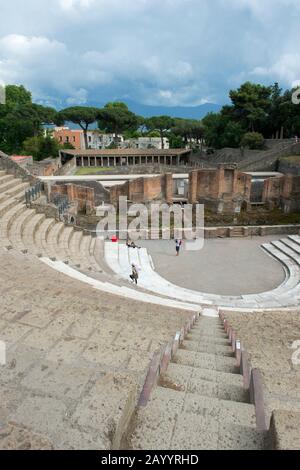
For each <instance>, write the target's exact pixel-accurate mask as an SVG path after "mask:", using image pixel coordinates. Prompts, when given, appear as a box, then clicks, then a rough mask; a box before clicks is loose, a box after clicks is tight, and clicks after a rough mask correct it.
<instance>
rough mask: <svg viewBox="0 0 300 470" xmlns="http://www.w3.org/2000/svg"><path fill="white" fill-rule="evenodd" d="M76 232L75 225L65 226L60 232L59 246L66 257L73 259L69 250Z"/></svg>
mask: <svg viewBox="0 0 300 470" xmlns="http://www.w3.org/2000/svg"><path fill="white" fill-rule="evenodd" d="M73 232H74V228H73V227H67V226H65V227H64V229H63V230H62V231H61V232H60V234H59V237H58V248H59V251H60V252H61V253H64V254H65V255H64V256H65V257H66V259H69V260H71V254H70V251H69V243H70V239H71V238H72V235H73Z"/></svg>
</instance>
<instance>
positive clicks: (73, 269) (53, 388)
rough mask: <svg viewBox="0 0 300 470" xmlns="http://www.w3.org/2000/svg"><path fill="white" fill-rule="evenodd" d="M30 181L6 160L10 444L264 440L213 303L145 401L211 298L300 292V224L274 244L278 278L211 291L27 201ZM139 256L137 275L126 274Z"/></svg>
mask: <svg viewBox="0 0 300 470" xmlns="http://www.w3.org/2000/svg"><path fill="white" fill-rule="evenodd" d="M28 185H29V184H28V183H27V182H24V181H22V180H19V179H16V178H14V177H13V176H11V175H6V174H5V172H1V171H0V234H1V243H0V262H1V266H2V270H1V271H0V295H1V317H0V339H1V340H3V341H5V342H6V344H7V365H6V366H4V367H0V426H1V431H2V430H3V432H1V435H0V448H1V449H2V448H3V449H5V448H7V449H12V448H32V449H35V448H37V449H45V448H54V449H72V448H75V449H76V448H79V449H98V450H101V449H111V448H123V447H124V446H125V447H126V448H128V447H130V448H134V449H140V448H143V449H163V448H164V449H168V448H169V449H194V448H197V449H202V448H205V449H208V448H210V449H232V448H234V449H238V448H241V449H244V448H247V449H249V448H250V449H261V448H263V447H264V439H265V434H264V433H261V432H259V431H257V429H256V423H255V410H254V406H253V405H252V404H250V403H249V391H248V390H247V389H246V390H245V389H244V387H243V381H242V377H241V376H240V375H239V373H238V372H239V370H238V368H237V363H236V360H235V358H234V356H233V353H232V349H231V348H230V343H229V341H228V338H227V336H226V335H225V333H224V329H223V326H222V324H221V322H220V320H219V319H217V318H214V315H212V316H211V317H204V316H201V317H200V320H199V321H198V323H197V324H196V325H195V326H194V328H193V329H192V331H191V332H190V334H189V335H188V336H187V338H186V339H185V341H184V342H183V344H182V345H181V347H180V348H179V349H178V351H177V353H176V355H175V356H174V357H173V358H172V362H171V363H170V365H169V367H168V369H167V370H166V372H165V373H164V375H163V376H162V378H161V380H160V382H159V384H158V386H157V387H155V388H154V389H153V391H152V394H151V396H150V401H149V403H148V405H147V406H146V407H143V408H137V401H138V396H139V394H140V392H141V390H142V387H143V385H144V383H145V378H146V374H147V371H148V367H149V364H150V361H151V359H152V357H153V354H154V352H157V351H158V350H160V348H162V347H163V346H165V345H166V344H167V343H168V342H169V341H170V338H171V337H172V335H173V334H174V332H175V331H178V330H180V329H181V328H182V325H183V324H184V322H185V321H186V319H187V318H189V317H190V315H191V314H192V313H194V312H195V311H196V312H200V311H201V308H202V307H203V306H221V305H222V306H223V305H224V306H225V307H226V306H227V307H228V308H229V307H234V308H236V307H240V308H244V309H246V308H252V307H253V306H254V307H255V308H258V307H263V308H268V307H273V306H274V305H275V306H278V305H280V306H282V305H283V304H284V305H285V304H287V305H290V304H292V303H293V302H294V299H296V301H297V302H296V303H298V298H299V297H297V295H298V289H299V251H300V237H289V238H288V239H284V240H282V241H281V242H280V244H278V243H277V244H276V243H273V244H268V245H266V246H264V249H265V250H266V251H268V253H269V254H270V255H271V256H275V257H277V259H278V260H279V261H280V262H281V263H282V264H283V265H284V266H285V270H286V279H285V281H284V283H283V284H282V285H281V286H279V287H278V288H277V289H275V290H274V291H271V292H269V293H264V294H260V295H257V296H241V297H240V298H235V297H224V296H213V295H211V296H209V295H207V294H205V293H198V292H196V291H190V290H188V289H181V288H179V287H178V286H175V285H173V284H171V283H170V282H168V281H167V280H165V279H163V278H162V277H161V276H159V275H158V274H157V273H156V272H155V270H154V268H153V265H152V262H151V259H150V258H149V256H148V253H147V251H146V250H145V249H141V250H133V249H131V250H129V251H128V249H127V248H126V247H125V245H121V244H119V245H118V244H112V243H106V244H105V246H104V243H103V241H101V240H100V239H96V238H93V237H92V236H91V235H89V234H86V233H85V232H83V231H81V230H77V229H75V228H73V227H69V226H66V225H64V224H63V223H62V222H59V221H56V220H54V219H52V218H46V216H45V215H44V214H39V213H36V211H35V210H34V209H32V208H27V207H26V205H25V202H24V190H25V189H26V188H27V187H28ZM105 260H106V261H105ZM132 262H134V263H136V264H138V265H139V266H140V267H141V272H140V280H139V284H140V285H139V286H138V288H135V287H134V286H129V285H128V275H129V272H130V264H131V263H132ZM294 294H295V297H293V296H294ZM288 299H290V300H289V302H288ZM136 412H137V414H136ZM45 416H47V419H45ZM133 418H134V420H133V421H132V419H133ZM132 423H134V428H133V431H131V432H130V433H129V432H128V429H132ZM124 437H125V438H126V441H123V439H124Z"/></svg>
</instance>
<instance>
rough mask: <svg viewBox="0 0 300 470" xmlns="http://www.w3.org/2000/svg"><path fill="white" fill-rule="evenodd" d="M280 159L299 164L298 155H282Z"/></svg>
mask: <svg viewBox="0 0 300 470" xmlns="http://www.w3.org/2000/svg"><path fill="white" fill-rule="evenodd" d="M282 160H287V161H288V162H290V163H296V164H297V165H300V155H291V156H290V157H283V158H282Z"/></svg>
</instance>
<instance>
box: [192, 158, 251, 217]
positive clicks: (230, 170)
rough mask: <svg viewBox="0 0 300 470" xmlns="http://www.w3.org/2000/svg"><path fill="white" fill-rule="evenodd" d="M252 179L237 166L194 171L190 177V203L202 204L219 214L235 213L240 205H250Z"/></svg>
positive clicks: (222, 166) (220, 166)
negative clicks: (224, 212)
mask: <svg viewBox="0 0 300 470" xmlns="http://www.w3.org/2000/svg"><path fill="white" fill-rule="evenodd" d="M251 181H252V179H251V176H250V175H247V174H245V173H242V172H240V171H238V170H237V168H236V166H235V165H219V167H218V169H201V170H194V171H192V172H191V173H190V176H189V183H190V184H189V186H190V188H189V202H190V203H192V204H194V203H196V202H200V203H203V204H206V206H207V207H208V208H210V209H211V210H213V211H219V212H223V211H226V212H233V211H235V209H236V207H237V205H239V204H244V203H245V204H246V205H247V204H249V203H250V194H251V184H252V182H251Z"/></svg>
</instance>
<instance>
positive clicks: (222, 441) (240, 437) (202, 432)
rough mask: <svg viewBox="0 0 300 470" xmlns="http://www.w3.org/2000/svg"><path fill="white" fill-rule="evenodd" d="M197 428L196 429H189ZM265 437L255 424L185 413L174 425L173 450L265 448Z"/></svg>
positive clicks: (171, 444)
mask: <svg viewBox="0 0 300 470" xmlns="http://www.w3.org/2000/svg"><path fill="white" fill-rule="evenodd" d="M191 429H192V430H193V431H192V432H191V431H189V430H191ZM264 446H265V436H264V434H263V433H260V432H258V431H257V430H256V429H255V428H253V427H252V426H247V425H239V424H234V425H232V424H231V423H229V424H227V423H226V422H225V423H221V422H220V421H219V420H218V419H213V418H211V417H206V416H195V415H193V414H191V413H182V414H181V415H180V416H179V417H178V419H177V421H176V425H175V427H174V432H173V435H172V439H171V442H170V447H168V448H169V449H171V450H174V451H175V450H180V449H185V450H194V449H197V450H263V449H264Z"/></svg>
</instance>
